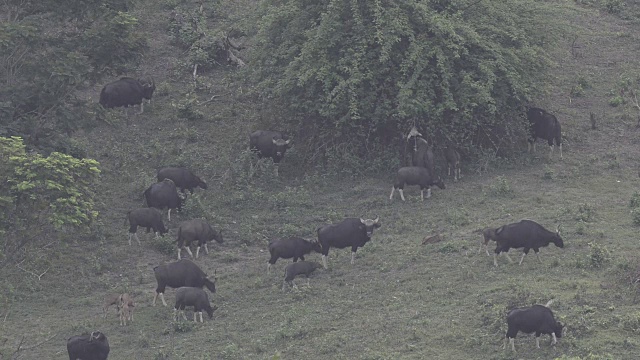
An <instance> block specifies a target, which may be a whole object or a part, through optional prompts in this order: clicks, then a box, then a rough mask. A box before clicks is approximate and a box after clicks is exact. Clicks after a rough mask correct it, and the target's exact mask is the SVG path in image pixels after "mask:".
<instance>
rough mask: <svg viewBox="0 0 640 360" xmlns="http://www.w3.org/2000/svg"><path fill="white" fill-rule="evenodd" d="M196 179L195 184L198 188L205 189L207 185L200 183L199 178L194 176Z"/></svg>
mask: <svg viewBox="0 0 640 360" xmlns="http://www.w3.org/2000/svg"><path fill="white" fill-rule="evenodd" d="M194 177H195V178H196V182H197V183H198V186H200V187H201V188H203V189H205V190H206V189H207V183H206V182H204V181H202V180H201V179H200V178H199V177H197V176H194Z"/></svg>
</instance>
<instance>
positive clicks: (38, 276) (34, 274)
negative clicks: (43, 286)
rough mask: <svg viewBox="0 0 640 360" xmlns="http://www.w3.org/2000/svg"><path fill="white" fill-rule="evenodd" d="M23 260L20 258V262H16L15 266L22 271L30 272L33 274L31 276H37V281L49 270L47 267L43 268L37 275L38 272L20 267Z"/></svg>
mask: <svg viewBox="0 0 640 360" xmlns="http://www.w3.org/2000/svg"><path fill="white" fill-rule="evenodd" d="M23 262H24V260H22V261H21V262H19V263H17V264H16V267H17V268H18V269H20V270H22V271H24V272H26V273H28V274H31V275H33V276H35V277H37V278H38V281H40V280H41V279H42V277H43V276H44V274H46V273H47V271H49V268H47V270H45V271H44V272H43V273H42V274H40V275H38V274H36V273H34V272H33V271H30V270H27V269H25V268H23V267H21V266H20V264H22V263H23Z"/></svg>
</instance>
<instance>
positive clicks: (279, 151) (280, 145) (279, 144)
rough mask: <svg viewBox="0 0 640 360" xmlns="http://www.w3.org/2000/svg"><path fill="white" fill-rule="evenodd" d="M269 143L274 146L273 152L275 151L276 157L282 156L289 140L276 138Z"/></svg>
mask: <svg viewBox="0 0 640 360" xmlns="http://www.w3.org/2000/svg"><path fill="white" fill-rule="evenodd" d="M271 141H272V142H273V145H275V147H276V149H275V150H276V156H277V157H282V156H284V153H285V151H287V149H288V148H289V143H290V142H291V140H284V139H276V138H273V139H271Z"/></svg>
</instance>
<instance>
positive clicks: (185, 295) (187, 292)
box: [173, 286, 217, 322]
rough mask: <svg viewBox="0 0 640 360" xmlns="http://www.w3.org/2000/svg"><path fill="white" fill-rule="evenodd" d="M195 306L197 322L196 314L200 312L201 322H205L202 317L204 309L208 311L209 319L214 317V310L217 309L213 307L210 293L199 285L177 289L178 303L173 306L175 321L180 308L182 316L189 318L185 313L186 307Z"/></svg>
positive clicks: (194, 313) (194, 319) (195, 320)
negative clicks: (210, 301)
mask: <svg viewBox="0 0 640 360" xmlns="http://www.w3.org/2000/svg"><path fill="white" fill-rule="evenodd" d="M187 306H193V321H194V322H197V321H198V320H197V319H196V314H198V313H200V322H204V320H203V319H202V311H203V310H204V311H206V312H207V315H209V319H213V312H214V311H215V310H216V309H217V307H216V306H214V307H213V308H212V307H211V304H210V303H209V295H207V293H206V292H204V290H202V289H201V288H197V287H187V286H183V287H180V288H178V290H176V304H175V306H174V307H173V321H176V320H177V319H178V310H182V317H183V318H184V319H185V320H187V317H186V316H185V314H184V311H185V307H187Z"/></svg>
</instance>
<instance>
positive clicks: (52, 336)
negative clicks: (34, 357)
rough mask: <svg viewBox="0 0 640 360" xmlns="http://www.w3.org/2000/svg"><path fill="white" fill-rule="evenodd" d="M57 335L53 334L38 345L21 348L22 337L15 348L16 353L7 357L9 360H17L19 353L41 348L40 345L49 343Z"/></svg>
mask: <svg viewBox="0 0 640 360" xmlns="http://www.w3.org/2000/svg"><path fill="white" fill-rule="evenodd" d="M57 335H58V333H54V334H53V335H51V336H49V337H48V338H46V339H44V340H42V341H41V342H39V343H36V344H33V345H31V346H27V347H22V344H24V338H25V336H24V335H22V338H21V339H20V343H18V347H17V348H16V351H14V352H13V354H11V356H10V357H9V358H10V359H18V356H19V353H20V352H22V351H25V350H31V349H35V348H37V347H39V346H42V344H44V343H46V342H48V341H50V340H51V339H53V338H54V337H56V336H57Z"/></svg>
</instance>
